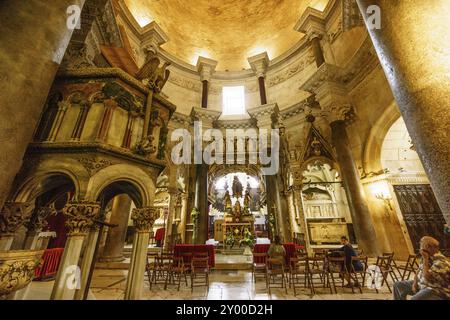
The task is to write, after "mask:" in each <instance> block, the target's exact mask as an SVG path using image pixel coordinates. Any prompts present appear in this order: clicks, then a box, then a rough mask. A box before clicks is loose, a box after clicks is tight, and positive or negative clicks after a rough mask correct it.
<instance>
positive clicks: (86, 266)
mask: <svg viewBox="0 0 450 320" xmlns="http://www.w3.org/2000/svg"><path fill="white" fill-rule="evenodd" d="M99 229H100V228H99V226H98V225H97V224H94V225H93V226H92V227H91V229H90V230H89V233H88V235H87V237H86V246H85V248H84V252H83V258H82V259H81V266H80V269H81V274H80V275H81V277H80V287H79V289H77V290H76V291H75V296H74V300H83V299H84V295H85V293H86V290H89V288H88V287H87V285H88V281H89V273H90V271H91V265H92V263H95V261H93V260H94V255H95V249H96V248H97V241H98V237H99Z"/></svg>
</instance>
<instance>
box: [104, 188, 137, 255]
mask: <svg viewBox="0 0 450 320" xmlns="http://www.w3.org/2000/svg"><path fill="white" fill-rule="evenodd" d="M130 209H131V198H130V197H129V196H128V195H126V194H121V195H118V196H116V197H115V198H114V201H113V204H112V212H111V219H110V221H109V222H110V223H111V224H115V225H118V227H116V228H110V229H109V231H108V236H107V237H106V243H105V247H104V249H103V253H102V257H101V258H100V260H101V261H104V262H119V261H123V260H124V259H125V257H124V256H123V247H124V245H125V239H126V236H127V228H128V218H129V215H130Z"/></svg>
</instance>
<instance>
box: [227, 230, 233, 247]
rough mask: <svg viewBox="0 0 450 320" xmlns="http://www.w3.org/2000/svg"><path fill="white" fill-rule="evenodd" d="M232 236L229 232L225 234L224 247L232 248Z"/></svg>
mask: <svg viewBox="0 0 450 320" xmlns="http://www.w3.org/2000/svg"><path fill="white" fill-rule="evenodd" d="M234 242H235V240H234V236H233V232H232V231H231V230H230V231H228V233H227V238H226V240H225V245H227V246H230V248H233V246H234Z"/></svg>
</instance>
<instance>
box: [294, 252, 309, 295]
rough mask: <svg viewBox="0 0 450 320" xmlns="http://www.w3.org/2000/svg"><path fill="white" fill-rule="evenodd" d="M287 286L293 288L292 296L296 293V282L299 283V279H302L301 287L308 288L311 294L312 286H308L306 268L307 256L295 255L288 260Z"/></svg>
mask: <svg viewBox="0 0 450 320" xmlns="http://www.w3.org/2000/svg"><path fill="white" fill-rule="evenodd" d="M289 271H290V272H289V288H291V286H292V288H293V289H294V296H295V295H297V290H296V289H297V288H298V287H297V286H296V284H299V283H300V282H299V280H301V279H302V280H303V287H304V288H307V287H308V288H310V289H311V294H313V292H312V288H311V286H310V281H309V280H310V279H309V270H308V257H306V256H304V257H297V258H291V259H290V261H289Z"/></svg>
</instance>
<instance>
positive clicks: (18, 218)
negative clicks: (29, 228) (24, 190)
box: [0, 202, 34, 251]
mask: <svg viewBox="0 0 450 320" xmlns="http://www.w3.org/2000/svg"><path fill="white" fill-rule="evenodd" d="M33 209H34V204H32V203H24V202H6V203H5V205H4V207H3V209H2V211H1V213H0V251H8V250H10V248H11V245H12V243H13V241H14V236H15V233H16V232H17V230H19V228H20V227H22V226H23V225H24V224H25V223H27V222H28V221H29V220H30V218H31V214H32V213H33Z"/></svg>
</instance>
